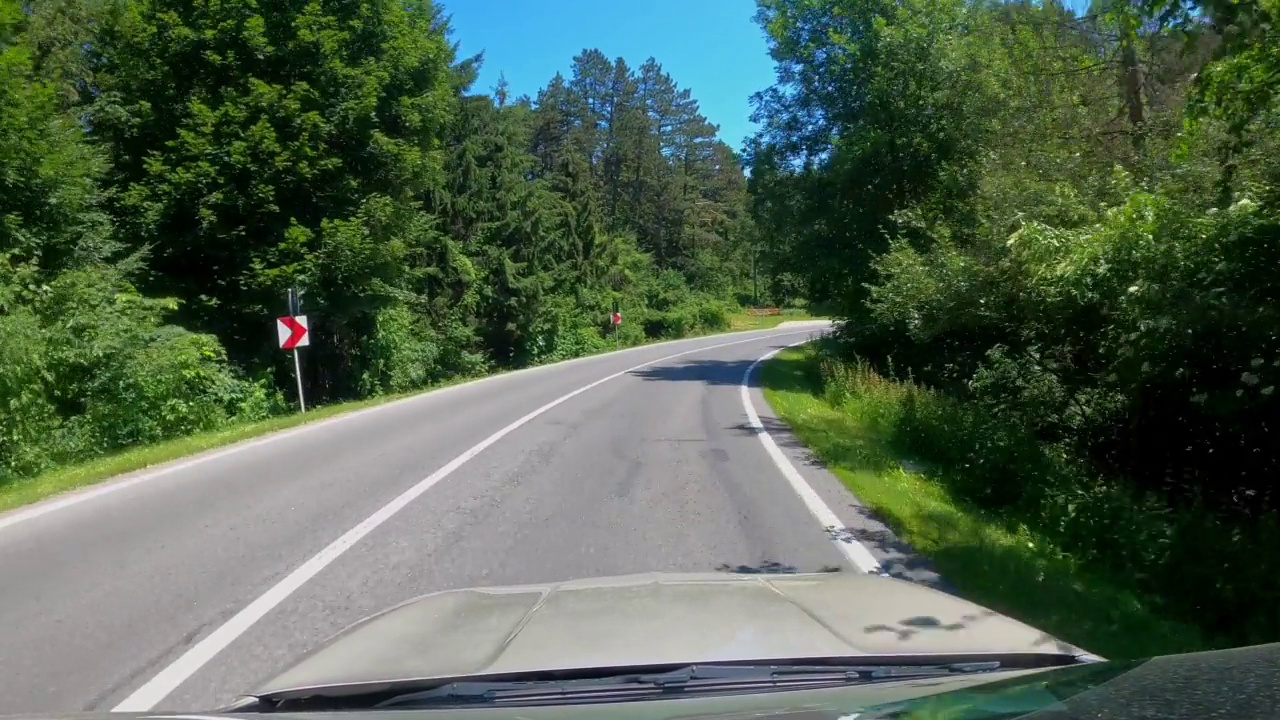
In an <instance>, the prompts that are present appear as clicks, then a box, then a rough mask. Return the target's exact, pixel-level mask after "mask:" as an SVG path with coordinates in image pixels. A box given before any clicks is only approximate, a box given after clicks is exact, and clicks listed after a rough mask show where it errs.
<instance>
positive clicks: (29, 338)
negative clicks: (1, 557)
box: [0, 267, 280, 483]
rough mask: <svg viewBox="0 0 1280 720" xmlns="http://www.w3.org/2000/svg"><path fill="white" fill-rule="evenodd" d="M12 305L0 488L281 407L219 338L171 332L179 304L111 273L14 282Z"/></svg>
mask: <svg viewBox="0 0 1280 720" xmlns="http://www.w3.org/2000/svg"><path fill="white" fill-rule="evenodd" d="M10 271H11V272H12V268H10ZM12 277H13V275H11V276H10V278H4V277H0V285H4V284H5V283H4V282H3V281H4V280H6V279H12ZM8 301H9V303H11V305H10V309H9V311H8V312H6V313H3V314H0V338H3V342H0V348H2V349H0V405H3V406H4V407H6V409H7V411H6V414H5V419H4V423H3V432H2V433H0V483H3V482H5V481H10V480H14V479H17V478H21V477H29V476H32V475H35V474H37V473H39V472H41V471H43V470H47V469H49V468H51V467H54V466H55V465H58V464H61V463H67V462H73V461H77V460H83V459H87V458H90V457H94V456H97V455H100V454H103V453H106V452H109V451H112V450H116V449H120V448H124V447H129V446H132V445H137V444H141V443H149V442H156V441H159V440H166V439H169V438H175V437H180V436H183V435H188V434H191V433H195V432H201V431H206V430H215V429H218V428H221V427H224V426H226V425H228V424H229V423H231V422H233V421H243V420H257V419H261V418H265V417H267V416H268V415H270V414H272V413H273V412H276V411H277V410H278V409H279V408H280V399H279V398H278V397H277V396H276V394H274V393H272V392H270V391H269V390H268V389H267V385H265V384H263V383H253V382H249V381H247V380H245V379H244V378H243V377H241V376H240V375H239V374H237V373H236V372H235V371H233V370H232V369H231V368H230V366H229V365H228V363H227V359H226V354H225V352H224V351H223V349H222V346H221V345H220V344H219V343H218V342H217V340H216V339H215V338H213V337H212V336H210V335H202V334H196V333H191V332H188V331H186V330H184V329H182V328H179V327H175V326H172V325H166V324H165V323H164V320H163V318H164V315H165V314H166V313H167V312H169V311H171V310H172V309H173V304H172V303H171V302H168V301H161V300H154V299H149V298H144V297H142V296H140V295H138V294H137V293H135V292H134V291H133V290H132V288H131V287H129V285H128V284H127V283H125V282H124V280H123V278H122V277H121V276H120V274H119V272H117V271H115V270H113V269H111V268H106V267H92V268H85V269H81V270H74V271H68V272H66V273H63V274H61V275H59V276H58V277H56V278H54V279H53V280H52V281H51V282H49V283H48V284H47V285H44V286H42V287H40V288H39V289H38V290H36V291H34V292H32V291H30V290H28V291H25V292H23V291H16V290H15V289H14V288H13V286H12V285H9V293H8Z"/></svg>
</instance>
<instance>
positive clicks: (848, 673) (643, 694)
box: [372, 661, 1000, 709]
mask: <svg viewBox="0 0 1280 720" xmlns="http://www.w3.org/2000/svg"><path fill="white" fill-rule="evenodd" d="M998 669H1000V663H999V662H995V661H991V662H969V663H947V664H938V665H690V666H688V667H683V668H678V669H675V670H670V671H666V672H659V673H637V674H624V675H614V676H610V677H603V678H582V679H568V680H525V681H491V682H490V681H460V682H452V683H448V684H445V685H441V686H439V687H434V688H430V689H428V690H421V691H417V692H409V693H404V694H401V695H396V696H394V697H391V698H388V699H385V700H382V701H381V702H378V703H377V704H375V705H373V706H372V707H374V708H378V709H386V708H405V707H425V706H442V705H443V706H465V705H541V704H565V703H592V702H617V701H624V700H640V699H652V698H656V697H662V696H665V695H671V694H676V693H689V692H698V693H705V692H744V691H761V690H783V689H797V688H812V687H828V686H836V685H847V684H871V683H880V682H896V681H900V680H913V679H919V678H929V677H941V676H947V675H957V674H971V673H979V672H993V671H995V670H998Z"/></svg>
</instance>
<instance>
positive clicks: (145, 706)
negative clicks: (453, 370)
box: [112, 330, 811, 712]
mask: <svg viewBox="0 0 1280 720" xmlns="http://www.w3.org/2000/svg"><path fill="white" fill-rule="evenodd" d="M806 332H811V331H809V330H799V331H794V332H787V333H779V334H777V335H766V336H764V337H761V336H755V337H750V338H747V339H745V340H735V341H733V342H727V343H720V344H717V345H708V346H705V347H699V348H694V349H693V350H686V351H684V352H678V353H676V354H674V355H667V356H666V357H660V358H658V359H656V360H650V361H648V362H644V363H641V364H639V365H636V366H634V367H630V368H627V369H626V370H622V371H620V372H616V373H613V374H612V375H608V376H605V377H602V378H600V379H599V380H596V381H595V382H592V383H589V384H587V385H583V386H582V387H580V388H578V389H577V390H574V391H572V392H570V393H568V394H566V395H561V396H560V397H558V398H556V399H555V400H552V401H551V402H549V403H547V404H546V405H543V406H542V407H540V408H538V409H536V410H533V411H532V412H529V413H528V414H526V415H524V416H522V417H521V418H519V419H518V420H515V421H514V422H512V423H510V424H509V425H507V426H506V427H504V428H502V429H501V430H499V431H497V432H495V433H494V434H492V435H490V436H489V437H487V438H485V439H484V440H481V441H480V442H478V443H476V444H475V445H473V446H472V447H471V448H469V449H468V450H467V451H466V452H464V453H462V454H461V455H459V456H457V457H456V458H454V459H453V460H450V461H449V462H448V463H447V464H446V465H444V467H441V468H440V469H439V470H436V471H435V472H433V473H431V475H429V476H427V477H426V478H425V479H423V480H421V481H420V482H418V483H417V484H416V485H414V486H413V487H411V488H409V489H408V490H406V491H404V492H403V493H401V494H400V495H398V496H396V498H395V499H393V500H392V501H391V502H389V503H387V504H386V505H384V506H382V507H381V508H380V509H379V510H378V511H376V512H375V513H373V514H372V515H370V516H369V517H367V518H365V519H364V520H363V521H361V522H360V524H358V525H356V526H355V527H353V528H351V529H350V530H348V531H347V532H345V533H343V534H342V536H341V537H339V538H338V539H337V540H334V541H333V542H332V543H330V544H329V546H328V547H326V548H324V549H323V550H321V551H320V552H319V553H317V554H316V555H315V556H313V557H312V558H311V559H310V560H307V561H306V562H304V563H303V564H302V565H300V566H298V568H297V569H295V570H294V571H293V572H291V573H289V574H288V575H286V576H285V577H284V579H282V580H280V582H278V583H276V584H275V585H273V586H272V587H271V588H269V589H268V590H267V591H266V592H265V593H263V594H262V595H261V596H259V597H258V598H257V599H256V600H254V601H253V602H251V603H249V604H248V605H246V606H245V607H244V609H243V610H241V611H240V612H238V613H236V614H235V615H234V616H233V617H232V618H231V619H230V620H228V621H227V622H226V623H224V624H223V625H221V626H220V627H218V628H217V629H216V630H214V631H213V632H211V633H209V634H208V635H206V636H205V637H204V638H203V639H201V640H200V641H199V642H197V643H196V644H195V645H193V646H191V647H190V648H189V649H188V650H187V651H186V652H185V653H183V654H182V655H181V656H179V657H178V659H176V660H174V661H173V662H172V663H171V664H170V665H169V666H168V667H166V668H165V669H163V670H161V671H160V672H159V673H158V674H157V675H156V676H155V677H153V678H151V679H150V680H148V681H147V682H146V683H145V684H144V685H143V686H142V687H140V688H138V689H137V690H135V691H134V692H133V693H132V694H131V695H129V697H127V698H125V699H124V700H123V701H121V702H120V704H119V705H116V706H115V707H114V708H112V712H147V711H149V710H150V709H151V708H153V707H155V706H156V705H157V704H158V703H160V702H161V701H162V700H164V699H165V697H167V696H168V695H169V693H171V692H173V691H174V690H176V689H177V688H178V686H179V685H181V684H182V683H183V682H185V681H186V680H187V679H188V678H190V677H191V676H192V675H194V674H195V673H196V671H198V670H199V669H200V668H202V667H204V665H205V664H206V663H208V662H209V661H210V660H212V659H213V658H214V657H215V656H217V654H218V653H219V652H221V651H222V650H223V649H225V648H226V647H227V646H228V645H230V644H231V643H232V642H234V641H235V639H236V638H238V637H240V636H241V635H243V634H244V633H245V631H247V630H248V629H249V628H250V627H252V626H253V624H254V623H256V622H258V621H259V620H261V619H262V618H263V617H264V616H265V615H266V614H267V613H269V612H271V610H272V609H274V608H275V607H276V606H277V605H279V604H280V603H282V602H284V600H285V599H286V598H288V597H289V596H290V595H292V594H293V593H294V592H296V591H297V590H298V589H299V588H301V587H302V586H303V585H304V584H306V582H307V581H308V580H310V579H311V578H313V577H315V576H316V575H317V574H319V573H320V571H321V570H323V569H324V568H325V567H327V566H328V565H329V564H330V563H332V562H333V561H334V560H337V559H338V558H339V557H340V556H341V555H342V554H343V553H345V552H346V551H347V550H349V549H350V548H351V547H352V546H353V545H355V544H356V543H357V542H359V541H360V540H361V539H362V538H364V537H365V536H366V535H368V534H369V533H371V532H373V530H374V529H376V528H377V527H378V526H379V525H381V524H383V523H385V522H386V521H387V520H390V519H391V518H392V517H393V516H394V515H395V514H396V513H398V512H400V511H401V510H403V509H404V508H405V507H406V506H407V505H408V504H409V503H411V502H413V501H414V500H415V499H416V498H417V497H418V496H420V495H422V494H423V493H424V492H426V491H427V490H430V489H431V487H432V486H434V485H435V484H436V483H438V482H440V481H441V480H443V479H445V478H446V477H448V476H449V475H450V474H451V473H452V472H453V471H455V470H457V469H458V468H459V467H461V466H462V465H464V464H465V463H466V462H467V461H468V460H471V459H472V458H474V457H475V456H476V455H479V454H480V453H481V452H483V451H484V450H485V449H486V448H488V447H489V446H490V445H493V444H494V443H496V442H498V441H499V440H501V439H502V438H504V437H506V436H507V435H509V434H511V433H512V432H513V431H515V430H516V429H517V428H519V427H520V426H522V425H525V424H526V423H528V422H529V421H531V420H533V419H534V418H536V417H538V416H539V415H542V414H543V413H545V412H547V411H548V410H551V409H552V408H554V407H556V406H558V405H560V404H561V403H564V402H566V401H568V400H570V399H572V398H574V397H577V396H578V395H581V394H582V393H585V392H587V391H588V390H591V389H592V388H595V387H598V386H600V385H603V384H604V383H606V382H609V381H610V380H613V379H615V378H619V377H622V376H623V375H626V374H628V373H631V372H635V371H636V370H642V369H644V368H646V367H649V366H650V365H656V364H658V363H661V362H666V361H667V360H674V359H675V358H679V357H684V356H685V355H692V354H694V353H699V352H705V351H707V350H715V349H717V348H723V347H729V346H731V345H741V344H743V343H749V342H759V341H761V340H767V339H770V338H776V337H787V336H789V335H798V334H801V333H806Z"/></svg>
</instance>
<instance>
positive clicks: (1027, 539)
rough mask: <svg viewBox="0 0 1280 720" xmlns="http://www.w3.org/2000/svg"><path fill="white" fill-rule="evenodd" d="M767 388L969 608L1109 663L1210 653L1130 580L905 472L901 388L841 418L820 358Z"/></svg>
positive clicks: (864, 398)
mask: <svg viewBox="0 0 1280 720" xmlns="http://www.w3.org/2000/svg"><path fill="white" fill-rule="evenodd" d="M761 383H762V385H763V386H764V394H765V397H766V398H767V399H768V401H769V403H770V405H772V406H773V408H774V410H775V411H776V412H777V413H778V416H779V417H780V418H781V419H782V420H783V421H785V422H786V423H787V424H788V425H790V426H791V428H792V429H793V430H794V432H795V433H796V436H797V437H798V438H799V439H800V440H801V441H802V442H804V443H805V444H806V445H807V446H809V447H810V448H811V449H812V450H813V451H814V452H815V454H817V455H818V456H819V457H820V458H821V459H822V460H823V461H824V462H825V463H827V465H828V467H829V468H830V469H831V471H832V472H834V473H835V475H836V476H837V477H839V478H840V480H841V481H842V482H843V483H844V484H845V485H846V486H847V487H848V488H849V489H850V490H851V491H852V492H853V493H854V494H855V495H856V496H857V497H858V498H859V499H860V500H861V501H862V502H863V503H864V504H866V505H867V506H868V507H869V508H871V509H872V510H873V511H874V512H876V513H877V514H878V515H879V516H880V517H881V518H882V519H883V520H884V521H885V522H886V523H887V524H888V525H889V526H890V527H891V528H892V529H893V530H894V532H896V533H897V534H898V535H899V537H901V538H902V539H903V540H904V541H905V542H907V543H908V544H910V545H911V546H912V547H913V548H914V549H916V550H917V551H918V552H920V553H921V554H922V555H924V556H926V557H928V558H930V559H931V560H932V561H933V563H934V565H935V567H936V568H937V570H938V572H940V573H941V574H942V576H943V577H945V578H946V579H947V580H948V581H949V582H950V583H951V584H952V585H954V586H955V587H956V588H957V590H958V591H959V592H960V594H962V595H963V596H965V597H966V598H968V599H970V600H972V601H974V602H976V603H978V604H980V605H983V606H985V607H989V608H991V609H993V610H996V611H998V612H1001V613H1004V614H1006V615H1009V616H1011V617H1015V618H1017V619H1019V620H1022V621H1023V622H1026V623H1027V624H1029V625H1031V626H1033V627H1036V628H1039V629H1041V630H1044V631H1046V632H1048V633H1050V634H1051V635H1054V636H1056V637H1058V638H1060V639H1063V640H1066V641H1067V642H1070V643H1073V644H1076V645H1078V646H1080V647H1083V648H1085V649H1087V650H1089V651H1091V652H1095V653H1098V654H1100V655H1102V656H1104V657H1109V658H1134V657H1149V656H1153V655H1162V654H1168V653H1177V652H1188V651H1191V650H1198V649H1204V648H1205V647H1207V644H1206V642H1205V641H1204V639H1203V638H1202V637H1201V636H1200V634H1199V632H1198V630H1197V629H1195V628H1193V627H1191V626H1188V625H1186V624H1183V623H1179V622H1174V621H1170V620H1167V619H1165V618H1162V617H1158V616H1157V615H1156V614H1155V613H1154V612H1152V611H1151V609H1150V608H1149V605H1150V603H1147V602H1144V600H1143V598H1141V597H1139V596H1138V595H1137V594H1136V593H1135V592H1134V590H1133V589H1132V588H1131V587H1128V586H1127V584H1126V583H1125V581H1124V578H1117V577H1112V576H1109V575H1107V574H1106V573H1103V572H1098V571H1097V570H1096V569H1095V568H1087V567H1081V566H1080V565H1079V564H1077V563H1075V562H1073V561H1072V560H1071V559H1070V558H1068V557H1066V556H1065V555H1064V554H1063V553H1061V552H1059V551H1058V550H1057V549H1056V548H1054V547H1052V546H1051V545H1050V544H1048V543H1046V542H1045V541H1044V540H1043V539H1041V538H1038V537H1035V536H1034V535H1032V534H1030V533H1029V532H1027V531H1026V530H1023V529H1018V530H1015V529H1011V528H1010V527H1009V526H1008V524H1007V523H1006V522H1005V521H1004V520H1003V519H1002V518H998V517H993V516H992V515H990V514H987V513H984V512H982V511H981V510H979V509H977V508H975V507H972V506H971V505H969V504H967V503H965V502H963V501H961V500H959V499H957V498H956V497H954V496H953V495H952V493H951V492H949V491H948V489H947V487H948V486H947V483H946V474H947V473H948V468H946V467H930V469H929V470H928V471H927V473H928V474H927V475H926V474H924V473H921V472H915V471H908V470H906V469H904V468H903V464H902V463H901V462H900V458H897V457H895V453H894V452H893V450H892V448H891V443H890V441H889V439H888V435H887V428H886V427H885V425H884V422H885V418H887V417H891V416H892V410H893V409H892V408H887V407H886V405H888V404H892V403H895V402H901V399H902V398H903V396H904V395H903V393H902V392H901V391H896V390H895V389H894V388H893V386H894V385H896V383H892V382H890V381H887V380H885V381H883V383H882V386H881V387H880V389H879V390H877V389H876V388H875V387H872V388H863V389H862V391H861V392H859V393H855V394H853V395H852V396H850V397H848V398H847V400H846V401H844V402H843V403H842V404H841V405H840V406H839V407H836V406H834V405H832V404H829V403H828V402H826V401H825V400H824V398H823V394H822V392H821V377H820V374H819V372H818V362H817V359H816V357H815V356H814V353H813V351H812V349H810V348H799V349H793V350H787V351H784V352H783V353H781V354H779V355H778V356H777V357H776V358H774V359H773V360H771V361H769V362H768V363H766V364H765V365H764V367H763V368H762V370H761ZM915 401H916V402H920V401H921V400H920V398H919V397H917V398H915ZM940 440H943V441H945V439H940ZM908 465H911V466H914V463H908Z"/></svg>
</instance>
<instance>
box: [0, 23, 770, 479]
mask: <svg viewBox="0 0 1280 720" xmlns="http://www.w3.org/2000/svg"><path fill="white" fill-rule="evenodd" d="M447 13H448V9H447V7H444V6H441V5H440V4H437V3H433V2H431V1H430V0H405V1H401V0H396V1H395V2H392V1H390V0H326V1H324V2H317V1H314V0H271V2H270V3H267V2H261V1H259V0H220V1H218V2H209V1H206V0H40V2H36V3H28V2H25V1H23V0H0V408H3V422H2V423H0V485H4V484H5V483H6V482H12V481H15V480H17V479H21V478H27V477H32V476H35V475H38V474H39V473H41V472H43V471H46V470H48V469H50V468H56V467H60V466H63V465H66V464H68V463H73V462H76V461H80V460H83V459H86V458H93V457H98V456H102V455H104V454H106V453H110V452H112V451H115V450H118V449H121V448H128V447H134V446H139V445H144V444H147V443H153V442H156V441H160V440H164V439H166V438H175V437H183V436H186V435H190V434H192V433H198V432H202V431H209V430H216V429H218V428H222V427H226V426H229V425H231V424H233V423H240V422H246V421H251V420H257V419H261V418H265V417H268V416H272V415H275V414H279V413H286V412H291V411H293V409H294V408H296V405H295V397H294V395H295V392H294V390H293V386H294V380H293V374H292V373H293V365H292V362H291V361H290V359H289V355H288V354H287V353H284V352H281V351H280V350H279V349H278V347H277V345H276V342H277V340H276V337H275V330H274V322H275V321H274V318H275V317H277V316H279V315H284V314H287V310H288V306H287V300H286V298H287V295H288V292H289V290H290V288H296V289H297V290H298V292H299V293H300V296H301V303H302V311H303V312H304V313H305V314H307V315H308V317H309V319H310V323H311V327H312V331H311V335H312V343H311V346H310V347H309V348H308V349H307V350H306V351H305V353H303V355H302V360H303V366H302V376H303V381H304V385H305V391H306V397H307V399H308V401H309V403H310V404H319V403H329V402H335V401H342V400H349V399H355V398H366V397H371V396H375V395H380V394H392V393H401V392H406V391H410V390H414V389H419V388H425V387H429V386H432V385H435V384H439V383H441V382H445V381H448V380H450V379H452V378H457V377H466V376H474V375H478V374H483V373H486V372H490V371H493V370H498V369H502V368H510V367H519V366H525V365H532V364H537V363H543V362H549V361H554V360H558V359H564V358H569V357H574V356H578V355H582V354H586V353H589V352H592V351H598V350H603V349H611V348H613V347H614V346H615V344H623V345H627V344H634V343H638V342H641V341H643V340H645V339H646V338H667V337H680V336H682V335H685V334H688V333H692V332H698V331H710V330H716V329H726V328H727V325H728V320H727V318H728V314H729V313H730V312H731V311H732V310H733V309H734V308H736V307H738V303H739V301H744V302H745V301H747V300H749V299H750V298H749V297H748V295H747V293H749V292H750V291H751V287H752V285H751V281H750V269H751V245H752V243H753V242H754V241H753V237H754V236H753V234H752V222H751V219H750V217H749V203H748V199H747V188H746V180H745V176H744V172H743V166H742V162H741V159H740V157H739V156H738V154H737V153H736V152H735V151H734V149H733V148H731V147H729V146H728V145H726V144H725V143H724V142H723V141H721V140H720V139H719V138H718V137H717V128H716V126H714V125H712V124H711V123H709V122H708V121H707V119H706V118H705V117H704V116H703V115H702V114H701V112H700V110H699V106H698V101H697V100H696V99H695V98H694V97H693V95H692V93H691V91H690V89H687V88H682V87H680V86H679V85H678V84H677V82H676V81H675V80H674V79H673V78H672V77H671V76H670V75H668V74H667V73H666V72H665V71H664V70H663V68H662V66H661V64H659V62H658V60H656V59H649V60H647V61H645V62H644V63H643V64H640V65H638V66H634V67H633V66H631V65H628V64H627V62H626V61H625V60H623V59H622V58H617V59H610V58H609V57H606V56H605V55H604V54H603V53H601V52H600V51H599V50H592V49H587V50H584V51H583V52H582V53H581V54H579V55H578V56H576V57H574V58H565V67H566V69H567V70H568V73H567V74H566V75H556V76H555V77H551V78H548V81H547V84H546V86H545V87H543V88H542V89H541V90H540V91H539V92H538V93H537V96H536V97H525V96H518V97H517V96H514V95H513V94H512V93H511V92H510V90H509V88H508V87H507V85H506V83H505V81H503V82H499V83H498V85H497V87H494V88H487V89H482V88H477V87H476V86H475V85H476V77H477V73H478V70H479V68H480V66H481V63H482V62H483V57H482V56H475V57H461V56H459V52H458V49H457V44H456V43H455V41H454V39H453V38H452V34H451V30H450V28H449V25H448V14H447ZM615 304H616V305H617V306H618V307H620V308H621V309H622V310H623V312H624V315H625V318H626V320H625V322H624V323H623V325H622V326H621V328H620V329H619V330H618V331H617V332H618V336H617V337H615V336H613V334H612V331H611V330H610V328H609V313H610V311H611V309H612V308H613V307H614V306H615Z"/></svg>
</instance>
